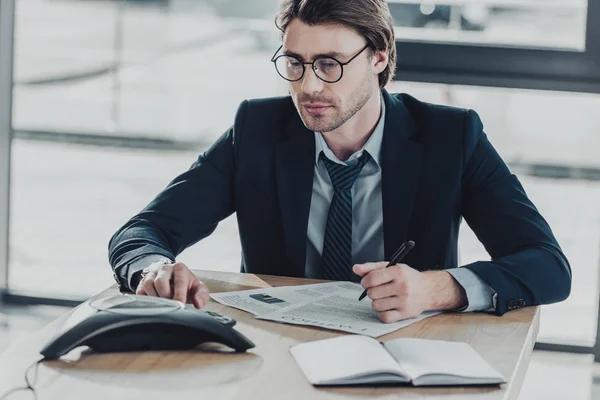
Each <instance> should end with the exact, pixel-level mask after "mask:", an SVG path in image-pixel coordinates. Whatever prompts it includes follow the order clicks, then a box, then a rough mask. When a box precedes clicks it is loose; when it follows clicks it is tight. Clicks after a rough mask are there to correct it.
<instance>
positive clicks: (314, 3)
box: [275, 0, 396, 88]
mask: <svg viewBox="0 0 600 400" xmlns="http://www.w3.org/2000/svg"><path fill="white" fill-rule="evenodd" d="M295 18H298V19H299V20H300V21H302V22H304V23H305V24H308V25H342V26H345V27H348V28H351V29H353V30H354V31H355V32H357V33H358V34H359V35H361V36H363V37H364V38H365V39H366V40H367V43H368V45H369V48H370V50H371V51H385V52H389V61H388V66H387V68H386V69H385V70H383V71H382V72H381V73H380V74H379V87H381V88H383V87H384V86H385V85H386V84H387V83H388V82H389V81H390V80H391V79H392V78H393V77H394V73H395V72H396V41H395V38H394V23H393V19H392V15H391V13H390V9H389V7H388V5H387V2H386V1H385V0H281V6H280V8H279V12H278V13H277V15H276V17H275V25H277V28H279V29H280V30H281V32H282V34H283V33H285V30H286V29H287V27H288V25H289V24H290V22H291V21H292V20H293V19H295Z"/></svg>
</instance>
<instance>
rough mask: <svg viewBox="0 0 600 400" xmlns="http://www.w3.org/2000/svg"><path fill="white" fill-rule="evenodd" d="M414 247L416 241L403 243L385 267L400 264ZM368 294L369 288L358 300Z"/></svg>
mask: <svg viewBox="0 0 600 400" xmlns="http://www.w3.org/2000/svg"><path fill="white" fill-rule="evenodd" d="M413 247H415V242H413V241H412V240H409V241H408V242H405V243H402V245H401V246H400V248H399V249H398V250H396V252H395V253H394V255H393V256H392V259H391V260H390V263H389V264H388V265H386V266H385V267H386V268H388V267H391V266H392V265H396V264H398V263H399V262H400V261H402V259H403V258H404V256H405V255H407V254H408V252H409V251H410V250H411V249H412V248H413ZM366 295H367V289H365V291H364V292H363V293H362V294H361V295H360V297H359V298H358V301H361V300H362V299H364V298H365V296H366Z"/></svg>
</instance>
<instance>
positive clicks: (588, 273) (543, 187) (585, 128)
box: [389, 82, 600, 345]
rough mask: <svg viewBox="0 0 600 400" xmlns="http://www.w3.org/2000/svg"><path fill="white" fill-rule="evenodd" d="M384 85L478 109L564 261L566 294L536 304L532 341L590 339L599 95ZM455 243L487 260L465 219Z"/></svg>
mask: <svg viewBox="0 0 600 400" xmlns="http://www.w3.org/2000/svg"><path fill="white" fill-rule="evenodd" d="M389 90H390V91H393V92H407V93H410V94H412V95H414V96H416V97H417V98H419V99H421V100H425V101H430V102H434V103H440V104H448V105H453V106H458V107H464V108H472V109H474V110H475V111H477V112H478V114H479V115H480V117H481V119H482V121H483V123H484V126H485V131H486V133H487V135H488V137H489V139H490V141H491V142H492V144H493V145H494V147H495V148H496V149H497V150H498V152H499V153H500V155H501V156H502V157H503V159H504V160H505V161H506V162H507V164H508V165H509V167H510V168H511V170H512V171H513V173H515V174H517V176H518V177H519V179H520V181H521V183H522V184H523V186H524V188H525V191H526V192H527V194H528V196H529V197H530V198H531V200H532V201H533V203H534V204H535V205H536V207H537V208H538V209H539V211H540V212H541V213H542V215H543V216H544V218H546V220H547V221H548V223H549V224H550V227H551V228H552V230H553V232H554V234H555V236H556V237H557V240H558V242H559V244H560V245H561V247H562V249H563V251H564V253H565V254H566V256H567V258H568V260H569V262H570V263H571V268H572V271H573V286H572V290H571V295H570V297H569V298H568V299H567V300H566V301H564V302H562V303H558V304H554V305H548V306H544V307H543V308H542V319H541V328H540V333H539V337H538V340H539V341H548V342H558V343H572V344H581V345H592V344H593V343H594V341H595V338H596V321H597V310H598V278H599V277H598V269H599V267H600V251H599V250H600V207H598V205H599V204H600V161H599V159H598V156H597V154H598V150H597V149H598V148H599V146H600V136H599V135H598V132H600V120H599V119H598V118H597V116H596V114H597V110H598V109H599V108H600V96H598V95H587V94H573V93H556V92H541V91H531V90H518V89H493V88H477V87H468V86H446V85H434V84H421V83H403V82H395V83H393V84H391V85H390V86H389ZM459 248H460V255H461V264H462V265H465V264H469V263H471V262H474V261H478V260H489V259H490V257H489V256H488V254H487V252H486V251H485V249H484V248H483V246H482V245H481V244H480V243H479V241H478V240H477V238H476V237H475V235H474V234H473V232H472V231H471V230H470V229H469V227H468V225H467V224H466V223H463V224H462V225H461V236H460V244H459Z"/></svg>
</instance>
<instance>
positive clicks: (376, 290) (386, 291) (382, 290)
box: [367, 283, 401, 300]
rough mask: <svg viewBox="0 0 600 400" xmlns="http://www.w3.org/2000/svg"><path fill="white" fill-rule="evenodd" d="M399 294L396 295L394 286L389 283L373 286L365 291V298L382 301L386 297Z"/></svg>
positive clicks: (396, 290) (396, 291)
mask: <svg viewBox="0 0 600 400" xmlns="http://www.w3.org/2000/svg"><path fill="white" fill-rule="evenodd" d="M400 294H401V293H398V289H397V286H396V285H393V284H391V283H386V284H384V285H379V286H374V287H371V288H369V290H367V296H369V298H370V299H371V300H377V299H383V298H386V297H392V296H398V295H400Z"/></svg>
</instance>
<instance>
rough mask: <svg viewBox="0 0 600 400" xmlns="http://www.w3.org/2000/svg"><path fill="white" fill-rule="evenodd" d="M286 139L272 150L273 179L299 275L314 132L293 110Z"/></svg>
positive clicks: (302, 265)
mask: <svg viewBox="0 0 600 400" xmlns="http://www.w3.org/2000/svg"><path fill="white" fill-rule="evenodd" d="M287 134H288V136H287V138H285V139H284V140H283V141H281V142H280V143H279V144H278V145H277V147H276V149H275V175H276V176H275V179H276V181H277V193H278V196H279V207H280V209H281V217H282V222H283V230H284V236H285V237H284V241H285V250H286V255H287V260H288V262H290V263H291V265H289V266H286V267H287V268H286V270H287V271H288V273H289V274H290V275H292V276H297V277H303V276H304V269H305V263H306V241H307V238H306V231H307V228H308V214H309V211H310V201H311V197H312V184H313V174H314V162H315V140H314V132H312V131H310V130H308V129H307V128H306V127H305V126H304V124H303V123H302V120H301V119H300V116H299V115H298V114H297V113H295V115H294V116H293V117H292V119H291V122H290V123H289V125H288V127H287Z"/></svg>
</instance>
